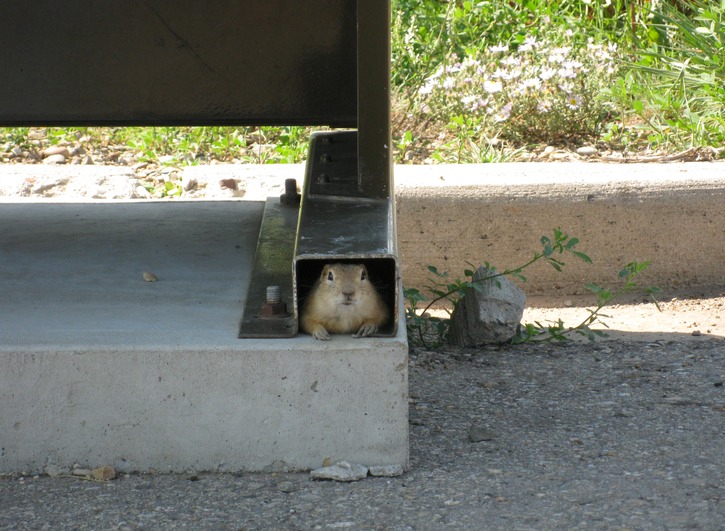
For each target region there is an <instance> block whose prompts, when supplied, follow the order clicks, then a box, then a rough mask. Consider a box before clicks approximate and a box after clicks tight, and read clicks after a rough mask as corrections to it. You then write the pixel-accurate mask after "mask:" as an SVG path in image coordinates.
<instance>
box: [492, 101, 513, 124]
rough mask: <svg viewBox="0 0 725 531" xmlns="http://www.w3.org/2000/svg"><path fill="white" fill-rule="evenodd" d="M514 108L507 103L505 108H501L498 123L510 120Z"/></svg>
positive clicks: (496, 117) (497, 117) (497, 118)
mask: <svg viewBox="0 0 725 531" xmlns="http://www.w3.org/2000/svg"><path fill="white" fill-rule="evenodd" d="M512 107H513V106H512V105H511V104H510V103H507V104H506V105H504V106H503V107H501V110H500V111H499V112H498V113H497V114H496V116H495V119H496V121H497V122H505V121H506V120H508V119H509V117H510V116H511V108H512Z"/></svg>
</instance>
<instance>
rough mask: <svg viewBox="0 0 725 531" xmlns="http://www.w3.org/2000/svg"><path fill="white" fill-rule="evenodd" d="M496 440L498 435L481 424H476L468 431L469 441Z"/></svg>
mask: <svg viewBox="0 0 725 531" xmlns="http://www.w3.org/2000/svg"><path fill="white" fill-rule="evenodd" d="M495 438H496V433H495V432H493V431H492V430H490V429H488V427H486V426H483V425H481V424H477V423H474V424H473V425H471V428H470V429H469V430H468V439H469V440H470V441H471V442H475V443H477V442H482V441H492V440H494V439H495Z"/></svg>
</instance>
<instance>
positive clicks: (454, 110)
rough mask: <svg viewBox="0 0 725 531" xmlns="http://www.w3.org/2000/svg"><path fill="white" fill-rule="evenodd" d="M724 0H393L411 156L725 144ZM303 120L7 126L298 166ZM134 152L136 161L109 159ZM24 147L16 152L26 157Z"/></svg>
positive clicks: (190, 157)
mask: <svg viewBox="0 0 725 531" xmlns="http://www.w3.org/2000/svg"><path fill="white" fill-rule="evenodd" d="M724 12H725V7H724V4H723V2H722V1H721V0H691V1H688V2H683V1H680V0H649V1H643V0H607V1H595V0H582V1H572V0H554V1H550V0H546V1H545V0H512V1H510V2H490V1H473V0H448V1H444V0H393V14H392V19H393V25H392V36H391V39H392V50H393V54H392V61H393V68H392V84H393V89H394V98H393V100H394V101H393V103H394V114H393V144H394V147H395V152H396V159H397V161H398V162H429V163H436V162H500V161H509V160H528V159H530V158H531V154H532V153H533V152H536V151H537V150H539V149H542V148H543V147H544V146H547V145H553V146H556V147H562V148H568V149H574V148H576V147H577V146H581V145H594V146H597V147H598V148H599V149H600V151H618V152H623V153H630V154H639V153H653V152H674V151H678V150H684V149H687V148H692V147H711V148H716V153H718V154H719V153H721V150H720V148H721V146H722V144H723V141H724V139H725V115H724V111H723V109H724V108H725V88H724V87H725V79H724V78H725V56H724V55H723V53H722V49H723V39H725V29H723V13H724ZM309 133H310V129H308V128H302V127H264V128H249V127H237V128H234V127H196V128H191V127H173V128H172V127H157V128H75V129H56V128H50V129H46V130H43V131H37V130H33V129H30V128H13V129H0V160H2V159H4V160H17V159H18V156H17V153H18V149H19V150H20V151H25V152H28V153H31V154H32V152H33V151H34V150H38V149H39V148H41V147H42V146H45V145H48V144H74V143H76V144H77V143H78V142H79V141H80V140H81V139H82V140H83V143H84V145H85V146H88V148H89V151H93V152H94V153H101V155H100V158H101V162H105V163H118V161H119V160H120V161H121V163H133V164H138V163H145V162H152V163H157V164H161V165H188V164H201V163H211V162H213V161H221V162H239V163H247V162H250V163H252V162H253V163H294V162H301V161H303V160H304V158H305V156H306V150H307V138H308V136H309ZM112 147H116V148H118V147H120V148H122V150H123V151H125V152H126V153H127V154H128V156H123V155H122V156H118V155H117V154H115V155H113V157H115V159H114V158H109V159H108V160H106V159H104V158H103V153H104V151H103V150H104V149H106V150H108V149H109V148H112ZM13 150H15V155H13Z"/></svg>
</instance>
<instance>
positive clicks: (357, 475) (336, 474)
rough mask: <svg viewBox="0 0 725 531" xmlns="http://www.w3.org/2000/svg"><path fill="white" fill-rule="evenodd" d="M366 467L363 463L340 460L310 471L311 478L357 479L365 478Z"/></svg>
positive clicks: (366, 473)
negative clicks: (356, 463) (357, 463)
mask: <svg viewBox="0 0 725 531" xmlns="http://www.w3.org/2000/svg"><path fill="white" fill-rule="evenodd" d="M367 475H368V469H367V467H366V466H363V465H355V464H353V465H351V464H350V463H348V462H346V461H340V462H339V463H335V464H334V465H332V466H326V467H322V468H318V469H315V470H313V471H311V472H310V477H311V478H312V479H330V480H333V481H358V480H361V479H364V478H366V477H367Z"/></svg>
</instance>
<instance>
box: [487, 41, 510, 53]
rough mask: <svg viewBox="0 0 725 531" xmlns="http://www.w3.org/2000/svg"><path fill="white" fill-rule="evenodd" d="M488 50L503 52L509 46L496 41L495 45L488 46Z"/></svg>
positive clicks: (506, 50)
mask: <svg viewBox="0 0 725 531" xmlns="http://www.w3.org/2000/svg"><path fill="white" fill-rule="evenodd" d="M488 51H489V52H491V53H503V52H508V51H509V47H508V44H501V43H498V44H497V45H496V46H489V47H488Z"/></svg>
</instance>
